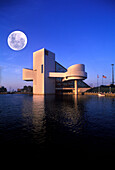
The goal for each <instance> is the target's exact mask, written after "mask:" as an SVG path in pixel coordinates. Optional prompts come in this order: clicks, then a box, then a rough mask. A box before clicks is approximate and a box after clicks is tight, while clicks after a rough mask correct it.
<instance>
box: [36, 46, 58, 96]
mask: <svg viewBox="0 0 115 170" xmlns="http://www.w3.org/2000/svg"><path fill="white" fill-rule="evenodd" d="M33 71H34V72H35V77H34V79H33V94H55V79H52V78H49V72H55V54H54V53H52V52H50V51H48V50H46V49H44V48H43V49H41V50H39V51H36V52H34V53H33Z"/></svg>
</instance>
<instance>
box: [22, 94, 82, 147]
mask: <svg viewBox="0 0 115 170" xmlns="http://www.w3.org/2000/svg"><path fill="white" fill-rule="evenodd" d="M84 108H85V106H84V100H83V101H82V100H81V99H80V98H79V97H77V96H74V95H64V96H62V95H46V96H45V95H33V96H30V98H29V97H27V98H25V100H24V101H23V118H24V119H25V120H24V123H25V125H24V127H25V128H26V130H27V131H28V133H29V134H30V135H31V142H34V143H37V144H42V145H44V144H49V143H52V142H54V141H55V142H56V141H57V140H58V141H59V140H60V142H62V141H64V139H63V134H68V133H74V134H80V133H82V132H83V130H84V124H85V116H84V115H85V114H84ZM64 142H65V141H64Z"/></svg>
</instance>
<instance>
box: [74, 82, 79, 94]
mask: <svg viewBox="0 0 115 170" xmlns="http://www.w3.org/2000/svg"><path fill="white" fill-rule="evenodd" d="M74 86H75V94H77V95H78V87H77V80H75V81H74Z"/></svg>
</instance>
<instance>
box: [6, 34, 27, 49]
mask: <svg viewBox="0 0 115 170" xmlns="http://www.w3.org/2000/svg"><path fill="white" fill-rule="evenodd" d="M26 44H27V37H26V35H25V34H24V33H23V32H21V31H14V32H12V33H11V34H10V35H9V36H8V45H9V47H10V48H11V49H13V50H15V51H19V50H22V49H23V48H24V47H25V46H26Z"/></svg>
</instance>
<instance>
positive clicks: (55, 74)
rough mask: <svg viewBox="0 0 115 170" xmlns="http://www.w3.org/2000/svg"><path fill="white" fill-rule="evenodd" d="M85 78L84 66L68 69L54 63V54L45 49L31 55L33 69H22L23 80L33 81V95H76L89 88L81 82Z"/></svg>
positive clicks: (76, 65) (79, 65)
mask: <svg viewBox="0 0 115 170" xmlns="http://www.w3.org/2000/svg"><path fill="white" fill-rule="evenodd" d="M86 78H87V73H86V72H85V65H84V64H75V65H72V66H70V67H69V68H68V69H66V68H65V67H63V66H62V65H61V64H59V63H58V62H57V61H55V54H54V53H53V52H51V51H48V50H46V49H45V48H43V49H41V50H38V51H36V52H34V53H33V69H25V68H24V69H23V80H26V81H33V94H55V93H56V92H64V91H66V92H74V93H75V94H78V91H79V89H80V88H82V91H85V90H87V89H89V88H90V87H89V86H88V85H87V84H86V83H84V82H83V81H82V80H84V79H86Z"/></svg>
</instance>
